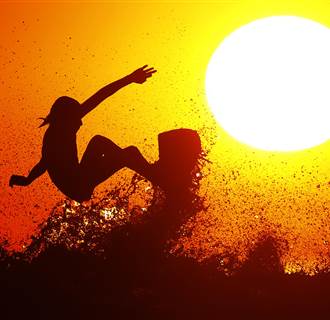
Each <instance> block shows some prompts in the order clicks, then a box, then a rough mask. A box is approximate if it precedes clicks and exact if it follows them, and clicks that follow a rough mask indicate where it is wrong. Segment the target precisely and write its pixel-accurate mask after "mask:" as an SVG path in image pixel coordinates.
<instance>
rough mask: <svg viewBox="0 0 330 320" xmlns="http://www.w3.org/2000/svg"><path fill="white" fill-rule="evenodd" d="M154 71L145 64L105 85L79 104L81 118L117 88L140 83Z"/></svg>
mask: <svg viewBox="0 0 330 320" xmlns="http://www.w3.org/2000/svg"><path fill="white" fill-rule="evenodd" d="M155 72H156V70H155V69H154V68H147V65H145V66H143V67H142V68H139V69H137V70H135V71H134V72H132V73H131V74H129V75H128V76H126V77H124V78H122V79H119V80H117V81H115V82H112V83H110V84H108V85H106V86H105V87H103V88H102V89H100V90H99V91H97V92H96V93H95V94H94V95H92V96H91V97H90V98H88V99H87V100H86V101H85V102H83V103H82V104H81V106H82V114H81V118H82V117H84V116H85V115H86V114H87V113H89V112H90V111H92V110H93V109H94V108H96V107H97V106H98V105H99V104H100V103H101V102H102V101H103V100H105V99H106V98H108V97H110V96H111V95H113V94H114V93H116V92H117V91H118V90H119V89H121V88H123V87H125V86H127V85H129V84H130V83H133V82H135V83H140V84H141V83H143V82H145V81H146V80H147V78H149V77H151V76H152V74H153V73H155Z"/></svg>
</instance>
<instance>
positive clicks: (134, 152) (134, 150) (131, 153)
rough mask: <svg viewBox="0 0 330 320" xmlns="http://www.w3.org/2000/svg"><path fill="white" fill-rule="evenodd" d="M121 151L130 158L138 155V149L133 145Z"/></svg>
mask: <svg viewBox="0 0 330 320" xmlns="http://www.w3.org/2000/svg"><path fill="white" fill-rule="evenodd" d="M123 152H124V153H125V156H127V157H129V158H131V157H135V156H137V155H140V154H141V153H140V151H139V149H138V148H137V147H135V146H129V147H127V148H125V149H123Z"/></svg>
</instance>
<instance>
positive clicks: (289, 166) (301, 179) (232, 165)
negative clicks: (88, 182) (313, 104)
mask: <svg viewBox="0 0 330 320" xmlns="http://www.w3.org/2000/svg"><path fill="white" fill-rule="evenodd" d="M0 8H1V10H0V15H1V22H0V25H1V32H0V40H1V42H0V66H1V79H0V90H1V95H0V119H1V122H0V132H1V136H0V151H1V158H0V177H1V179H0V186H1V189H0V241H1V242H2V241H8V245H9V248H11V249H15V250H22V248H23V245H24V244H27V243H28V242H29V238H30V237H31V235H33V234H36V232H37V230H38V225H39V224H40V223H42V222H44V221H45V220H46V219H47V217H48V216H49V214H50V212H51V209H52V208H53V207H54V206H55V205H56V203H58V202H59V201H61V200H63V199H64V196H63V195H62V194H61V193H60V192H59V191H58V190H57V189H56V187H55V186H54V185H52V183H51V181H50V179H49V177H48V175H47V174H46V175H44V176H42V177H41V178H39V179H38V180H36V181H35V182H34V183H33V184H32V185H30V186H29V187H26V188H20V187H16V188H13V189H10V188H9V187H8V180H9V177H10V176H11V174H13V173H15V174H27V173H28V172H29V170H30V169H31V168H32V167H33V166H34V165H35V164H36V163H37V162H38V161H39V159H40V153H41V143H42V136H43V133H44V131H45V128H40V129H39V128H38V126H39V124H40V121H39V120H37V118H39V117H44V116H46V115H47V114H48V112H49V109H50V107H51V105H52V103H53V102H54V101H55V99H56V98H58V97H59V96H63V95H67V96H70V97H73V98H75V99H77V100H78V101H80V102H83V101H84V100H85V99H87V98H88V97H89V96H90V95H92V94H93V93H95V92H96V91H97V90H98V89H100V88H101V87H102V86H104V85H106V84H108V83H110V82H111V81H114V80H117V79H118V78H120V77H122V76H125V75H127V74H128V73H130V72H132V71H133V70H135V69H136V68H138V67H141V66H143V65H144V64H148V65H150V66H152V67H154V68H156V69H157V70H158V72H157V73H156V74H155V75H154V76H153V77H152V78H151V79H149V80H148V81H147V82H146V83H145V84H143V85H138V84H132V85H130V86H129V87H127V88H124V89H122V90H121V91H120V92H118V93H116V94H115V95H114V96H112V97H110V98H109V99H108V100H106V101H105V102H104V103H102V104H101V105H100V106H99V107H98V108H97V109H96V110H94V111H93V112H92V113H91V114H89V115H88V116H87V117H86V118H85V119H84V120H83V123H84V125H83V127H82V128H81V129H80V131H79V133H78V137H77V142H78V152H79V155H82V153H83V151H84V150H85V148H86V145H87V143H88V141H89V140H90V139H91V138H92V137H93V136H94V135H96V134H101V135H104V136H107V137H109V138H111V139H112V140H114V141H115V142H116V143H118V144H119V145H120V146H121V147H126V146H129V145H135V146H137V147H138V148H139V149H140V150H141V152H142V153H143V155H144V156H145V157H146V158H147V159H148V160H149V161H151V162H153V161H155V160H157V159H158V144H157V135H158V134H159V133H160V132H163V131H167V130H171V129H175V128H182V127H186V128H192V129H195V130H197V131H198V132H199V134H200V136H201V138H202V143H203V146H204V148H205V149H206V151H208V152H209V153H208V159H209V160H210V161H211V163H210V164H207V165H206V167H205V169H204V171H203V173H204V174H205V177H204V178H203V180H202V183H201V190H200V194H201V195H204V196H205V197H206V199H207V203H208V204H209V209H208V211H207V212H203V213H200V214H198V215H197V216H196V217H195V218H194V219H193V220H191V221H189V223H188V224H187V226H185V227H186V228H189V229H191V230H192V232H191V235H190V236H189V237H187V236H182V237H181V238H180V239H179V242H180V244H182V245H183V247H184V248H185V252H186V254H187V255H191V256H193V257H195V258H196V259H198V260H203V259H205V258H207V257H210V256H212V255H216V254H221V252H222V251H223V250H224V248H230V250H232V251H233V253H234V254H235V255H237V257H238V260H239V261H244V259H246V257H247V255H248V253H249V251H250V250H251V249H252V248H253V247H254V245H255V244H256V243H257V241H258V239H260V237H262V236H263V235H264V234H270V235H272V236H273V237H274V238H276V239H278V241H279V244H281V243H282V245H280V251H281V254H282V255H281V259H282V260H281V262H282V264H283V267H284V268H285V270H286V271H287V272H294V271H297V270H300V269H301V268H302V269H303V270H304V271H306V272H307V273H310V274H313V273H314V272H315V271H316V270H317V268H319V269H326V268H328V266H330V255H329V241H330V220H329V214H330V182H329V181H330V142H326V143H324V144H322V145H320V146H318V147H314V148H311V149H307V150H304V151H299V152H286V153H285V152H283V153H280V152H277V153H274V152H266V151H262V150H257V149H254V148H252V147H249V146H247V145H244V144H241V143H239V142H238V141H236V140H235V139H233V138H232V137H230V136H229V134H228V133H226V132H225V131H224V130H223V129H221V127H220V126H219V125H218V124H217V122H216V120H215V118H214V116H213V114H212V112H211V109H210V107H209V106H208V103H207V98H206V95H205V74H206V69H207V65H208V62H209V60H210V58H211V56H212V54H213V52H214V50H215V49H216V48H217V47H218V45H219V44H220V43H221V41H222V40H223V39H224V38H225V37H226V36H227V35H228V34H229V33H231V32H232V31H234V30H235V29H237V28H239V27H240V26H242V25H244V24H247V23H249V22H251V21H253V20H256V19H259V18H263V17H268V16H274V15H293V16H301V17H305V18H309V19H312V20H315V21H318V22H320V23H322V24H323V25H325V26H328V27H329V26H330V16H329V14H328V13H329V12H330V11H329V10H330V2H329V1H320V0H314V1H312V0H310V1H307V0H305V1H304V0H269V1H252V0H251V1H249V0H245V1H244V0H242V1H209V2H207V1H205V2H204V1H192V2H189V1H179V2H175V1H159V2H151V1H143V2H139V1H123V2H119V1H118V2H111V1H102V2H98V3H91V2H90V3H89V2H88V1H84V2H81V3H80V2H79V1H71V2H70V3H65V2H64V1H61V2H56V1H52V2H49V1H46V2H45V3H41V2H38V1H34V2H28V1H19V2H18V1H17V2H10V1H6V2H2V3H1V5H0ZM238 94H239V93H238ZM329 107H330V106H329ZM239 116H240V115H237V117H239ZM329 132H330V129H329ZM119 174H120V173H119ZM118 176H119V175H115V176H114V177H112V178H111V179H109V180H108V181H107V182H105V183H104V184H102V185H101V186H99V187H98V189H97V191H98V192H100V191H102V190H105V189H107V188H111V186H113V185H115V184H116V181H117V180H118Z"/></svg>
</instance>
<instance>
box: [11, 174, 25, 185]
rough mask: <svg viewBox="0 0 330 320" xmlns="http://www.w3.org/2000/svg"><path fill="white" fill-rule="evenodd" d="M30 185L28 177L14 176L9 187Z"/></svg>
mask: <svg viewBox="0 0 330 320" xmlns="http://www.w3.org/2000/svg"><path fill="white" fill-rule="evenodd" d="M28 184H29V180H28V178H27V177H24V176H17V175H15V174H14V175H12V176H11V177H10V180H9V186H10V187H13V186H27V185H28Z"/></svg>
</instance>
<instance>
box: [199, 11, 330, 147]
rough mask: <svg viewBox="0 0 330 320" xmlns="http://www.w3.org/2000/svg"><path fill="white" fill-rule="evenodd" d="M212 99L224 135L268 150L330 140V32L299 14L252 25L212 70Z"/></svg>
mask: <svg viewBox="0 0 330 320" xmlns="http://www.w3.org/2000/svg"><path fill="white" fill-rule="evenodd" d="M205 85H206V95H207V99H208V103H209V105H210V107H211V108H212V111H213V113H214V115H215V117H216V119H217V121H218V122H219V124H220V125H221V126H222V127H223V129H224V130H225V131H226V132H228V133H229V134H230V135H231V136H232V137H234V138H235V139H237V140H238V141H240V142H242V143H245V144H247V145H250V146H252V147H255V148H258V149H263V150H269V151H293V150H303V149H307V148H311V147H313V146H316V145H319V144H322V143H324V142H325V141H326V140H327V139H328V138H329V136H330V30H329V28H327V27H326V26H324V25H321V24H320V23H318V22H315V21H312V20H309V19H305V18H301V17H294V16H274V17H268V18H263V19H259V20H256V21H253V22H251V23H249V24H247V25H244V26H242V27H240V28H239V29H237V30H236V31H234V32H233V33H231V34H230V35H228V36H227V37H226V38H225V39H224V41H223V42H222V43H221V44H220V46H219V47H218V48H217V49H216V51H215V52H214V54H213V56H212V57H211V60H210V62H209V64H208V68H207V72H206V82H205Z"/></svg>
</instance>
